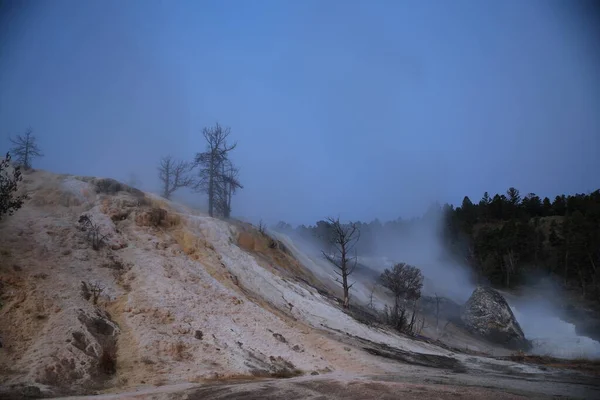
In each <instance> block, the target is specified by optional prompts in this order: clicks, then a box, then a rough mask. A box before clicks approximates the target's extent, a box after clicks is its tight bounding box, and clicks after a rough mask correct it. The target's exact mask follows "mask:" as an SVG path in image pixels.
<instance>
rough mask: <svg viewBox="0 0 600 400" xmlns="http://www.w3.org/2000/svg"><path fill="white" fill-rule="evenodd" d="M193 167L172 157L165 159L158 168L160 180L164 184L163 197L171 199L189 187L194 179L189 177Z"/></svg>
mask: <svg viewBox="0 0 600 400" xmlns="http://www.w3.org/2000/svg"><path fill="white" fill-rule="evenodd" d="M191 169H192V165H191V164H190V163H188V162H186V161H177V160H175V159H174V158H173V157H171V156H167V157H163V158H162V159H161V160H160V164H159V166H158V179H160V182H161V183H162V195H163V197H164V198H165V199H170V198H171V195H172V194H173V192H175V191H176V190H177V189H180V188H183V187H189V186H191V185H192V183H193V179H192V178H191V177H190V176H189V175H188V172H190V171H191Z"/></svg>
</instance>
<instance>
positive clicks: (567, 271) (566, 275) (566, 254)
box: [565, 249, 569, 286]
mask: <svg viewBox="0 0 600 400" xmlns="http://www.w3.org/2000/svg"><path fill="white" fill-rule="evenodd" d="M568 277H569V250H568V249H567V250H566V251H565V286H567V280H568Z"/></svg>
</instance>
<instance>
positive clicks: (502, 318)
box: [460, 286, 530, 350]
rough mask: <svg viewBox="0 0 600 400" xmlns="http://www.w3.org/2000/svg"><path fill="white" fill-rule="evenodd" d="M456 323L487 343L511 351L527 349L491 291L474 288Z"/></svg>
mask: <svg viewBox="0 0 600 400" xmlns="http://www.w3.org/2000/svg"><path fill="white" fill-rule="evenodd" d="M460 319H461V320H462V322H463V323H464V324H465V326H466V328H467V329H468V330H469V332H471V333H473V334H476V335H479V336H481V337H483V338H485V339H487V340H489V341H491V342H494V343H498V344H501V345H503V346H506V347H510V348H513V349H521V350H527V349H529V347H530V344H529V342H528V341H527V339H525V335H524V334H523V331H522V330H521V327H520V326H519V323H518V322H517V320H516V318H515V316H514V314H513V312H512V310H511V309H510V306H509V305H508V303H507V302H506V300H505V299H504V297H502V295H501V294H500V293H498V292H497V291H496V290H494V289H492V288H489V287H482V286H480V287H477V288H476V289H475V291H473V294H472V295H471V297H470V298H469V300H467V303H466V304H465V305H464V307H463V309H462V312H461V316H460Z"/></svg>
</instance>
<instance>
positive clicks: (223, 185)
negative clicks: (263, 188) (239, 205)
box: [194, 123, 241, 217]
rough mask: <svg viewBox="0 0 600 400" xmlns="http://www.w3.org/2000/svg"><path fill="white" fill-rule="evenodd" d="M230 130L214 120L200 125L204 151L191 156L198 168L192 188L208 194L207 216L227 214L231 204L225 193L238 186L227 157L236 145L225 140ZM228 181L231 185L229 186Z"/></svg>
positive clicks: (234, 170) (227, 193)
mask: <svg viewBox="0 0 600 400" xmlns="http://www.w3.org/2000/svg"><path fill="white" fill-rule="evenodd" d="M230 133H231V130H230V129H229V128H223V127H221V125H219V124H218V123H217V124H215V126H214V127H210V128H204V129H203V131H202V134H203V135H204V139H206V151H204V152H203V153H198V154H196V157H195V163H194V166H199V167H200V172H199V180H198V181H197V182H196V183H195V189H196V190H200V191H204V192H206V194H207V195H208V213H209V215H210V216H211V217H212V216H214V215H215V211H217V212H220V214H221V215H223V216H228V215H229V213H230V209H229V207H230V206H231V204H230V201H228V199H229V193H230V192H231V194H233V191H234V190H235V188H238V187H241V185H240V184H239V182H237V178H236V175H237V170H236V169H235V168H234V167H233V165H232V164H231V162H230V161H229V158H228V157H229V152H230V151H232V150H233V149H235V148H236V146H237V143H233V144H231V145H229V144H228V143H227V138H228V137H229V134H230ZM228 171H230V173H229V174H228ZM231 182H235V184H233V185H232V184H230V183H231ZM218 208H220V209H218Z"/></svg>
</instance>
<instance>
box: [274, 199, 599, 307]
mask: <svg viewBox="0 0 600 400" xmlns="http://www.w3.org/2000/svg"><path fill="white" fill-rule="evenodd" d="M440 215H441V218H439V216H440ZM431 221H437V222H436V223H434V226H435V228H434V229H435V230H434V231H433V232H435V234H437V235H439V236H438V238H439V240H440V242H441V243H442V246H443V248H444V249H445V250H447V251H446V253H447V255H446V256H447V257H449V258H450V259H453V260H454V261H457V262H459V263H462V264H465V265H467V266H469V267H470V268H471V270H472V272H473V275H474V278H475V279H477V280H478V281H480V282H489V283H491V284H493V285H495V286H498V287H515V286H517V285H519V284H522V283H524V282H525V280H526V279H527V277H530V276H540V275H542V276H544V275H546V276H548V275H550V276H553V277H554V278H557V280H559V281H560V282H562V283H563V284H564V285H565V286H566V287H568V288H570V289H576V290H579V291H580V293H581V295H582V296H583V297H584V298H587V299H599V298H600V271H599V270H598V267H599V266H600V190H597V191H595V192H593V193H590V194H576V195H572V196H565V195H560V196H556V197H555V198H554V199H552V200H551V199H549V198H547V197H546V198H544V199H541V198H540V197H539V196H537V195H535V194H533V193H530V194H528V195H526V196H524V197H521V194H520V193H519V191H518V190H517V189H515V188H510V189H509V190H508V191H507V192H506V194H496V195H494V196H493V197H491V196H490V195H489V194H488V193H487V192H486V193H485V194H484V195H483V197H482V198H481V200H479V201H478V202H473V201H472V200H471V199H469V197H465V198H464V199H463V202H462V204H461V205H460V206H459V207H454V206H452V205H449V204H445V205H443V206H440V205H434V206H432V207H430V209H429V210H428V211H427V212H426V213H425V215H423V216H422V217H419V218H414V219H411V220H402V219H398V220H395V221H389V222H385V223H381V222H380V221H378V220H375V221H372V222H370V223H363V222H356V225H357V226H358V227H359V229H360V233H361V237H360V242H359V243H358V244H357V246H356V249H357V252H358V254H359V255H377V254H379V255H388V254H387V251H386V249H389V246H390V238H392V241H396V242H397V243H398V245H400V244H401V242H402V241H403V240H404V239H408V238H409V237H411V236H414V235H415V232H416V231H417V230H419V229H420V227H423V226H425V225H428V224H429V225H431ZM277 228H278V229H279V230H283V231H286V230H287V231H292V230H293V231H294V232H295V233H297V234H299V235H301V236H303V237H312V238H314V239H315V240H317V241H322V243H323V244H325V243H327V240H328V237H329V235H330V226H329V223H328V222H327V221H318V222H317V223H316V224H315V225H312V226H304V225H300V226H298V227H296V228H295V229H294V228H292V227H291V226H290V225H289V224H286V223H284V222H280V223H279V224H278V226H277ZM380 242H386V243H387V244H386V245H387V246H388V247H387V248H384V247H382V246H381V245H380ZM396 256H397V255H396ZM397 261H403V260H397Z"/></svg>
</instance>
